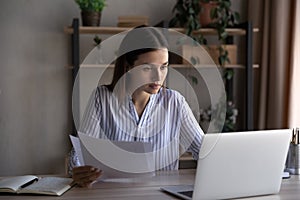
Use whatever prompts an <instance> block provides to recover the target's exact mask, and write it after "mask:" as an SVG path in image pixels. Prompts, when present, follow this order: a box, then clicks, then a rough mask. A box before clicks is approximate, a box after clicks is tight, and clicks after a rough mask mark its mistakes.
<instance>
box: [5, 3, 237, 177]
mask: <svg viewBox="0 0 300 200" xmlns="http://www.w3.org/2000/svg"><path fill="white" fill-rule="evenodd" d="M175 1H176V0H164V1H161V0H107V5H108V6H107V7H106V8H105V10H104V12H103V15H102V21H101V24H102V25H103V26H115V25H116V24H117V16H118V15H130V14H143V15H148V16H150V25H154V24H156V23H158V22H159V21H160V20H163V19H167V20H168V19H170V17H171V15H172V13H171V11H172V8H173V5H174V3H175ZM238 4H239V3H238ZM74 17H78V18H80V10H79V8H78V6H77V5H76V4H75V2H74V1H73V0H10V1H4V0H1V1H0V19H1V20H0V27H1V31H0V44H1V48H0V60H1V63H0V159H1V160H0V176H3V175H19V174H47V173H62V172H64V157H65V155H66V153H67V152H68V151H69V149H70V143H69V139H68V134H70V133H71V132H72V116H71V98H70V97H71V71H70V70H69V69H67V68H66V67H65V66H66V65H68V64H69V63H70V54H71V53H70V52H71V49H70V38H69V35H66V34H64V32H63V27H64V26H66V25H70V24H71V22H72V19H73V18H74ZM91 38H92V36H87V37H82V39H83V42H81V47H82V50H81V53H82V57H81V59H83V58H84V55H85V53H88V52H89V50H90V49H92V48H93V44H92V40H91Z"/></svg>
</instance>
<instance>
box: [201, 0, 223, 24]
mask: <svg viewBox="0 0 300 200" xmlns="http://www.w3.org/2000/svg"><path fill="white" fill-rule="evenodd" d="M199 4H200V7H201V11H200V14H199V21H200V24H201V27H207V26H208V25H209V24H211V23H213V22H214V21H213V20H212V19H211V18H210V12H211V10H212V9H213V8H216V7H217V6H218V3H217V2H209V3H203V2H202V1H200V2H199Z"/></svg>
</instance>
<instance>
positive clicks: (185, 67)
mask: <svg viewBox="0 0 300 200" xmlns="http://www.w3.org/2000/svg"><path fill="white" fill-rule="evenodd" d="M107 66H108V67H109V68H114V65H105V64H102V65H101V64H99V65H97V64H89V65H88V64H83V65H80V67H84V68H106V67H107ZM66 67H67V68H69V69H73V66H70V65H68V66H66ZM170 67H173V68H182V69H187V68H193V67H195V68H203V69H204V68H211V67H216V65H199V66H192V65H183V64H170ZM222 68H232V69H235V68H240V69H242V68H245V65H239V64H237V65H226V66H225V67H222ZM253 68H259V65H258V64H254V65H253Z"/></svg>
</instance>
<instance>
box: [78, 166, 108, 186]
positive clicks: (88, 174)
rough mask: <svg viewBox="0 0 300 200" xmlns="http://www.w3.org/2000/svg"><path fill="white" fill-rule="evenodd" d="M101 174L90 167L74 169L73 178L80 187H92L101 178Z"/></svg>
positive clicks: (98, 170)
mask: <svg viewBox="0 0 300 200" xmlns="http://www.w3.org/2000/svg"><path fill="white" fill-rule="evenodd" d="M101 172H102V171H101V170H100V169H97V168H95V167H93V166H89V165H86V166H80V167H74V168H73V175H72V178H73V180H74V182H75V183H77V184H78V185H79V186H80V187H90V186H91V185H92V184H93V183H94V182H96V180H97V178H99V177H100V176H101Z"/></svg>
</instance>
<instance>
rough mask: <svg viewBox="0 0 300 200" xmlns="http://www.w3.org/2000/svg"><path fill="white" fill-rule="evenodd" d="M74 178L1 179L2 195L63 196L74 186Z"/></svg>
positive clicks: (29, 176)
mask: <svg viewBox="0 0 300 200" xmlns="http://www.w3.org/2000/svg"><path fill="white" fill-rule="evenodd" d="M73 185H74V184H73V179H72V178H63V177H38V176H33V175H24V176H14V177H8V178H1V179H0V193H3V192H4V193H15V194H43V195H54V196H61V195H62V194H63V193H65V192H66V191H67V190H69V189H70V188H71V187H72V186H73Z"/></svg>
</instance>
